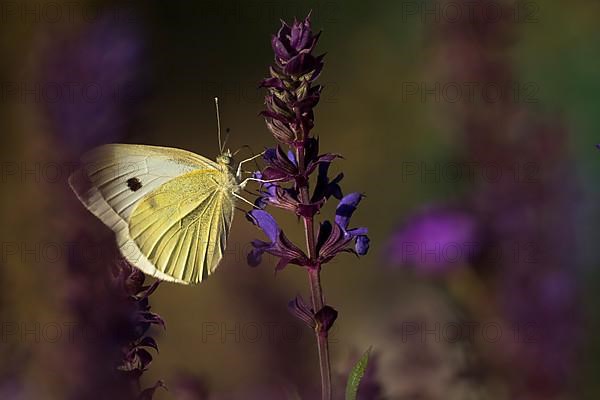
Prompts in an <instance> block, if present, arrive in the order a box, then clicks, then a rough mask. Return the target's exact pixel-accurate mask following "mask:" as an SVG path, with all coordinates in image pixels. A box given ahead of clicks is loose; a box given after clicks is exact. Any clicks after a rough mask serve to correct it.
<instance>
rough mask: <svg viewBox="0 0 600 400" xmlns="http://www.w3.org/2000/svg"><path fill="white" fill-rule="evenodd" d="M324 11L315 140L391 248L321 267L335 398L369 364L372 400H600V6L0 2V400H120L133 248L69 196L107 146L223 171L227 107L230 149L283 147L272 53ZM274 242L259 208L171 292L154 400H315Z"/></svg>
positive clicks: (374, 245) (295, 277)
mask: <svg viewBox="0 0 600 400" xmlns="http://www.w3.org/2000/svg"><path fill="white" fill-rule="evenodd" d="M310 10H312V21H313V27H314V29H315V30H317V31H318V30H322V31H323V34H322V37H321V39H320V42H319V45H318V52H326V53H327V55H326V64H325V69H324V71H323V73H322V75H321V77H320V80H319V82H320V83H322V84H323V85H324V86H325V89H324V92H323V95H322V98H321V102H320V104H319V106H318V107H317V109H316V127H315V129H314V131H313V132H314V133H315V134H316V135H318V136H319V138H320V142H321V149H322V151H328V152H335V153H340V154H342V155H343V156H344V159H343V160H341V161H339V162H336V163H335V164H334V166H333V167H332V169H333V170H334V171H335V172H342V171H343V173H344V180H343V181H342V183H343V188H344V191H345V192H351V191H360V192H363V193H365V194H366V196H367V197H366V198H365V199H364V200H363V202H362V203H361V206H360V208H359V210H358V211H357V213H356V214H355V216H354V217H353V225H355V226H368V227H369V232H370V233H369V235H370V238H371V249H370V252H369V254H368V255H367V256H365V257H362V258H361V259H358V258H356V257H353V256H351V255H346V256H342V257H341V258H338V259H337V260H336V262H335V263H332V264H329V265H327V266H326V268H325V269H324V272H323V285H324V290H325V295H326V299H327V302H328V303H329V304H331V305H332V306H334V307H335V308H336V309H337V310H338V311H339V318H338V321H337V322H336V325H335V329H334V331H333V333H332V344H331V351H332V358H333V366H334V375H335V377H336V378H335V380H336V382H337V381H339V382H341V383H343V381H344V380H345V376H346V375H347V373H348V370H349V368H350V367H351V365H352V363H353V361H355V360H356V359H357V357H358V356H359V355H360V354H361V353H362V352H363V351H364V350H365V349H366V348H368V347H369V346H373V351H374V354H375V356H374V357H373V359H372V364H371V370H370V373H369V375H368V379H367V381H365V383H364V385H363V387H362V388H361V397H360V398H362V399H596V398H598V395H599V394H600V387H599V386H598V379H597V374H598V373H599V368H600V364H599V362H600V358H599V357H600V353H599V351H600V348H599V346H598V344H599V342H598V340H597V338H596V333H595V332H596V329H597V328H598V324H599V322H600V320H599V318H598V314H597V308H598V305H599V300H600V299H599V297H598V289H599V288H600V286H599V285H598V277H599V273H598V270H597V267H598V262H597V260H598V257H597V244H596V240H597V237H598V230H597V228H596V222H595V221H597V220H598V212H599V209H598V194H599V192H598V189H597V185H596V181H597V176H598V175H599V174H600V153H599V152H598V150H597V149H596V148H595V147H594V146H595V144H596V143H597V142H598V141H599V139H598V138H599V136H598V132H599V131H600V121H599V120H598V113H597V109H598V107H599V106H600V95H599V94H598V93H600V80H599V79H598V76H597V74H598V71H599V70H600V68H599V67H600V55H599V54H598V43H599V42H600V28H599V26H598V23H597V16H598V15H599V13H600V4H598V3H596V2H593V1H586V0H574V1H570V2H568V3H564V2H553V1H541V0H533V1H516V2H512V1H500V0H497V1H482V2H478V1H474V2H465V1H460V0H449V1H439V2H438V1H429V0H427V1H426V0H423V1H418V0H402V1H381V2H363V1H335V0H334V1H325V0H323V1H299V0H292V1H275V0H270V1H260V0H259V1H250V2H245V1H241V0H225V1H222V2H217V1H204V0H201V1H197V2H184V1H170V2H158V1H152V2H141V1H140V2H136V1H133V2H127V3H119V2H101V1H98V2H86V1H76V2H62V1H58V2H45V1H3V2H2V3H0V49H1V50H0V51H1V54H2V56H1V57H0V96H1V97H0V103H1V105H2V106H1V108H0V129H1V132H2V135H1V141H2V142H1V146H0V167H1V168H0V171H1V175H0V179H1V187H2V196H1V197H0V202H1V203H0V204H1V205H2V206H1V207H0V214H1V216H2V219H1V220H2V224H1V225H0V240H1V242H2V248H1V250H2V252H1V259H0V263H1V268H0V321H1V322H2V326H1V330H0V360H1V361H0V398H3V399H4V398H5V399H83V398H86V399H95V398H97V399H105V398H109V397H110V398H118V395H115V394H114V393H113V392H114V391H115V385H114V382H113V381H111V379H113V376H112V375H111V374H112V372H111V371H112V369H114V365H113V364H111V362H113V361H114V360H113V359H112V358H111V357H112V356H111V354H112V353H111V351H114V346H113V347H111V345H113V344H114V343H116V341H114V340H113V339H114V338H115V336H118V335H117V334H116V333H115V332H117V333H118V331H119V329H121V328H120V326H119V325H118V324H114V323H112V322H110V323H108V322H107V321H112V320H113V318H114V315H115V313H118V312H119V310H118V309H119V306H115V305H114V304H113V303H114V302H113V300H114V299H113V295H112V294H111V293H112V292H110V291H109V290H107V289H106V287H105V286H106V285H105V277H104V275H106V274H107V271H109V270H111V268H113V264H114V263H115V259H116V254H115V248H114V244H113V238H112V236H111V233H110V232H108V230H107V229H106V228H105V227H104V226H103V225H102V224H101V223H100V222H98V221H97V220H95V218H93V217H92V216H91V215H89V214H88V213H87V212H86V211H85V210H84V209H83V207H82V206H81V205H80V204H79V203H78V202H77V200H76V199H75V198H74V196H73V195H72V193H71V192H70V190H69V189H68V186H67V183H66V179H67V177H68V175H69V173H70V172H72V170H73V169H74V168H75V166H76V163H77V160H78V159H79V156H80V155H81V154H82V153H83V152H84V151H85V150H87V149H89V148H91V147H93V146H96V145H99V144H102V143H109V142H125V143H142V144H153V145H161V146H171V147H180V148H185V149H189V150H191V151H194V152H196V153H200V154H203V155H205V156H209V157H215V156H216V155H217V153H218V146H217V136H216V122H215V115H214V105H213V97H215V96H218V97H219V98H220V104H221V120H222V125H223V126H224V127H226V128H227V129H228V132H229V135H230V137H229V142H228V143H229V147H231V148H232V149H237V148H239V147H241V146H243V145H250V146H251V147H252V149H253V150H254V151H260V150H261V149H263V148H265V147H268V146H272V145H273V139H272V137H271V136H270V135H269V133H268V131H267V130H266V128H265V125H264V121H263V119H262V118H261V117H259V116H258V113H259V112H260V111H261V110H262V108H263V96H264V91H262V90H260V89H258V83H259V82H260V81H261V80H262V79H263V78H264V77H266V75H267V72H268V69H267V68H268V66H269V65H270V64H271V63H272V57H273V55H272V50H271V48H270V38H271V35H272V34H273V33H274V32H276V30H277V29H278V28H279V26H280V19H284V20H288V21H290V20H292V19H293V18H294V17H298V18H304V17H305V16H306V15H307V14H308V13H309V11H310ZM242 207H243V206H242ZM334 207H335V202H333V203H332V204H328V205H327V207H326V208H325V210H324V211H323V214H324V216H327V215H328V214H329V215H330V214H331V213H332V211H333V209H334ZM286 222H287V223H286V224H285V225H284V228H285V230H286V233H287V234H288V236H289V237H290V238H292V239H294V240H296V241H297V242H298V243H302V232H301V229H300V225H299V224H298V223H297V221H295V220H293V219H290V220H287V221H286ZM261 235H262V233H261V232H259V231H258V230H256V228H255V227H254V226H253V225H252V224H250V223H249V222H248V221H246V220H245V218H244V216H243V214H242V213H241V212H239V213H238V214H237V216H236V218H235V220H234V225H233V229H232V233H231V244H230V246H229V249H228V254H227V256H226V258H225V259H224V261H223V264H222V266H221V267H220V268H219V270H218V272H217V273H216V274H215V275H214V276H212V277H211V278H210V279H209V280H208V281H206V282H203V283H202V284H201V285H200V286H198V287H182V286H179V285H175V284H162V285H160V286H159V287H158V289H157V290H156V292H155V293H154V294H152V296H151V297H150V304H151V306H152V311H154V312H156V313H158V314H160V316H161V317H162V318H163V319H164V320H165V322H166V330H164V329H162V328H161V327H159V326H152V327H151V329H150V331H149V332H150V333H151V335H152V336H153V337H155V338H156V340H157V342H158V346H159V348H160V353H158V354H156V352H154V351H153V350H152V351H151V352H152V354H153V356H154V360H153V362H152V364H151V365H150V366H149V368H148V371H146V372H145V373H144V375H143V377H142V385H143V387H150V386H152V385H154V383H155V382H156V381H157V380H159V379H162V380H163V381H164V382H165V383H166V385H167V386H168V387H169V391H165V390H162V389H159V390H157V392H156V394H155V396H154V398H156V399H171V398H177V399H204V398H211V399H213V398H214V399H217V398H218V399H229V398H236V399H237V398H240V399H250V398H257V399H258V398H260V399H265V398H275V399H283V398H288V397H286V396H288V395H289V396H291V395H292V394H293V393H300V394H301V395H302V396H303V398H312V397H311V396H314V393H315V389H316V388H318V382H319V378H318V367H317V365H318V364H317V354H316V349H315V346H314V343H313V337H312V336H311V333H310V332H309V331H308V330H307V329H305V328H304V327H303V326H301V325H300V324H299V323H298V322H296V321H294V320H293V318H292V317H291V316H289V314H288V312H287V302H288V301H289V300H290V299H291V298H293V297H294V296H295V295H296V294H298V293H301V294H304V295H305V297H306V294H307V291H308V285H307V279H306V278H307V277H306V276H305V273H304V271H302V270H301V269H300V268H297V267H294V266H290V267H288V268H287V269H285V270H284V271H282V272H279V273H278V274H277V275H275V274H274V272H273V271H274V263H275V262H274V260H273V259H269V258H267V259H265V260H264V262H263V264H262V265H261V266H259V267H257V268H251V267H249V266H248V265H247V263H246V252H247V251H248V250H249V246H248V243H249V242H250V240H252V239H254V238H262V236H261ZM99 327H103V328H107V327H108V331H107V329H100V328H99ZM71 329H72V330H71ZM86 329H87V330H88V332H87V334H83V333H82V332H83V331H85V330H86ZM71 332H75V333H74V336H71V335H70V333H71ZM107 371H108V372H107ZM286 393H287V394H286ZM338 394H341V393H339V390H338ZM289 398H292V397H289Z"/></svg>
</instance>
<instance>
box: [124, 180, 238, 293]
mask: <svg viewBox="0 0 600 400" xmlns="http://www.w3.org/2000/svg"><path fill="white" fill-rule="evenodd" d="M228 179H229V177H228V176H227V175H224V173H223V172H221V171H219V170H196V171H192V172H190V173H187V174H185V175H182V176H179V177H177V178H175V179H172V180H171V181H169V182H167V183H165V184H163V185H162V186H160V187H159V188H158V189H156V190H155V191H153V192H152V193H150V194H148V195H147V196H145V197H144V198H143V199H142V200H141V201H140V202H139V203H138V204H137V205H136V207H135V208H134V210H133V212H132V214H131V216H130V218H129V238H130V239H131V240H133V241H134V243H135V244H136V245H137V247H138V248H139V249H140V251H141V252H142V253H143V254H144V255H145V257H146V258H147V259H148V260H149V261H150V262H151V263H152V264H153V265H154V266H155V267H156V269H157V270H159V271H160V272H162V273H164V274H166V275H168V276H170V277H173V278H175V279H177V280H180V281H184V282H189V283H198V282H200V281H201V280H202V279H203V278H204V277H205V276H206V275H210V274H211V273H212V272H213V271H214V269H215V268H216V266H217V264H218V263H219V261H220V260H221V258H222V257H223V252H224V249H225V246H226V240H227V235H228V233H229V229H230V227H231V223H232V220H233V213H234V202H233V199H232V195H231V193H230V192H229V191H227V189H224V187H225V188H226V186H227V183H228V181H227V180H228ZM117 239H118V240H119V238H117ZM119 242H120V241H119Z"/></svg>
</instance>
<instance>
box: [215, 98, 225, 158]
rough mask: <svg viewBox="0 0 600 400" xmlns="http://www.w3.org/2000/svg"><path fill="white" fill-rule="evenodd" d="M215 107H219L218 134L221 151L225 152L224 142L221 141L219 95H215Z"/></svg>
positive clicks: (221, 152)
mask: <svg viewBox="0 0 600 400" xmlns="http://www.w3.org/2000/svg"><path fill="white" fill-rule="evenodd" d="M215 108H216V109H217V135H218V136H219V153H220V154H223V142H221V116H220V115H219V98H218V97H215Z"/></svg>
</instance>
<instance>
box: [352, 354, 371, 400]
mask: <svg viewBox="0 0 600 400" xmlns="http://www.w3.org/2000/svg"><path fill="white" fill-rule="evenodd" d="M371 349H372V347H369V349H368V350H367V351H365V353H364V354H363V355H362V357H361V358H360V359H359V360H358V362H357V363H356V364H355V365H354V367H352V371H350V375H349V376H348V383H347V384H346V400H356V396H357V395H358V386H359V385H360V381H361V379H362V378H363V376H364V375H365V371H366V370H367V364H368V362H369V356H370V355H371Z"/></svg>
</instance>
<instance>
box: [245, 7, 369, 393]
mask: <svg viewBox="0 0 600 400" xmlns="http://www.w3.org/2000/svg"><path fill="white" fill-rule="evenodd" d="M319 35H320V33H317V34H313V32H312V30H311V25H310V19H309V17H307V18H306V19H305V20H304V21H301V22H298V21H294V23H293V24H292V25H291V26H290V25H288V24H286V23H285V22H284V23H283V25H282V26H281V28H280V29H279V31H278V32H277V34H276V35H274V36H273V39H272V42H271V43H272V47H273V51H274V53H275V65H272V66H271V67H270V68H269V72H270V76H269V77H267V78H266V79H265V80H263V82H262V84H261V86H262V87H264V88H266V89H267V95H266V96H265V107H266V109H265V110H264V111H263V112H261V115H262V116H263V117H264V118H265V122H266V124H267V128H268V129H269V131H270V132H271V134H272V135H273V138H274V139H275V141H276V142H277V145H276V146H275V147H274V148H271V149H268V150H267V151H266V152H265V153H264V157H263V159H264V162H265V164H266V166H265V167H264V168H263V169H262V170H261V171H260V172H259V173H256V176H257V177H259V176H260V177H262V178H263V180H268V181H269V183H268V184H264V185H262V186H261V187H260V190H259V196H260V197H259V199H258V200H257V201H256V205H257V206H258V207H260V208H266V206H273V207H277V208H280V209H283V210H285V211H287V212H289V213H293V214H295V216H297V217H298V218H299V219H301V220H302V221H303V224H302V225H303V227H304V236H305V239H306V247H307V254H308V255H310V258H309V257H308V256H307V255H306V254H305V253H304V252H303V251H302V250H300V249H299V248H298V247H297V246H296V245H294V244H293V243H292V242H290V241H289V240H288V239H287V238H286V236H285V235H284V233H283V232H282V231H281V229H280V228H279V226H278V225H277V224H276V222H275V220H274V218H273V217H272V216H271V215H270V214H268V213H267V212H266V211H263V210H262V209H261V210H252V211H251V212H249V213H248V219H249V220H250V221H252V222H253V223H254V224H255V225H257V226H258V227H259V228H260V229H262V230H263V231H264V232H265V234H266V235H267V236H268V237H269V239H270V241H269V242H265V241H262V240H254V241H253V242H252V246H253V249H252V251H251V252H250V254H248V263H249V264H250V265H253V266H255V265H258V264H259V263H260V261H261V258H262V255H263V254H264V253H268V254H271V255H273V256H275V257H277V258H278V259H279V262H278V264H277V267H276V268H275V270H276V271H277V270H280V269H282V268H284V267H285V266H286V265H287V264H296V265H299V266H302V267H305V269H306V272H307V273H308V275H309V278H310V279H309V282H310V286H311V304H312V307H309V306H308V305H306V304H305V303H304V301H303V300H302V298H300V297H296V299H294V300H292V301H291V302H290V303H289V308H290V311H291V312H292V313H293V314H294V315H295V316H296V317H297V318H298V319H300V320H301V321H303V322H304V323H305V324H307V325H308V326H310V327H311V328H312V329H313V332H314V333H315V335H316V339H317V342H318V343H319V346H318V349H319V359H321V360H329V356H328V350H327V349H328V347H327V346H326V344H327V340H328V339H327V333H328V331H329V330H330V329H331V327H332V326H333V324H334V322H335V320H336V318H337V311H336V310H335V309H334V308H332V307H330V306H328V305H326V304H324V298H325V296H324V295H323V292H322V287H321V283H320V282H321V281H320V280H321V277H320V273H321V270H322V267H323V264H325V263H327V262H329V261H331V260H332V259H333V258H334V257H335V256H336V255H337V254H339V253H341V252H350V253H354V254H356V255H364V254H366V253H367V251H368V250H369V245H370V241H369V238H368V237H367V228H354V229H350V228H349V227H348V226H349V222H350V217H351V216H352V214H353V213H354V211H355V210H356V207H357V206H358V203H359V202H360V200H361V199H362V197H363V195H362V194H360V193H352V194H350V195H348V196H346V197H342V188H341V187H340V181H341V180H342V178H343V176H344V175H343V174H342V173H339V174H338V175H337V176H335V177H334V178H333V179H330V178H329V175H328V173H329V169H330V166H331V164H332V162H333V161H335V160H336V159H337V158H341V156H340V155H339V154H335V153H323V154H319V140H318V139H317V138H315V137H314V136H312V135H311V130H312V128H313V127H314V118H315V117H314V108H315V107H316V106H317V104H318V103H319V100H320V97H321V91H322V89H323V87H322V86H321V85H314V81H315V80H316V79H317V77H318V76H319V74H320V73H321V70H322V68H323V56H322V55H321V56H315V55H313V54H312V52H313V50H314V49H315V46H316V44H317V41H318V38H319ZM317 171H318V172H317ZM315 175H316V182H314V180H315ZM311 177H312V180H311ZM311 188H312V192H311ZM331 197H335V198H337V199H341V200H340V204H339V205H338V207H337V210H336V215H335V221H334V222H331V221H327V220H324V221H322V222H321V223H320V224H319V221H318V220H317V218H316V217H317V215H318V214H319V213H320V211H321V209H322V207H323V205H324V204H325V203H326V202H327V200H329V199H330V198H331ZM318 224H319V225H318ZM316 226H319V229H318V231H316V230H315V227H316ZM353 242H354V246H353V245H352V244H353ZM330 375H331V373H330V367H329V364H328V361H326V362H325V363H324V364H323V363H321V378H322V379H321V383H322V385H321V386H322V391H321V393H322V398H324V399H330V398H332V397H331V393H332V390H331V382H330V379H329V377H330Z"/></svg>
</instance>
